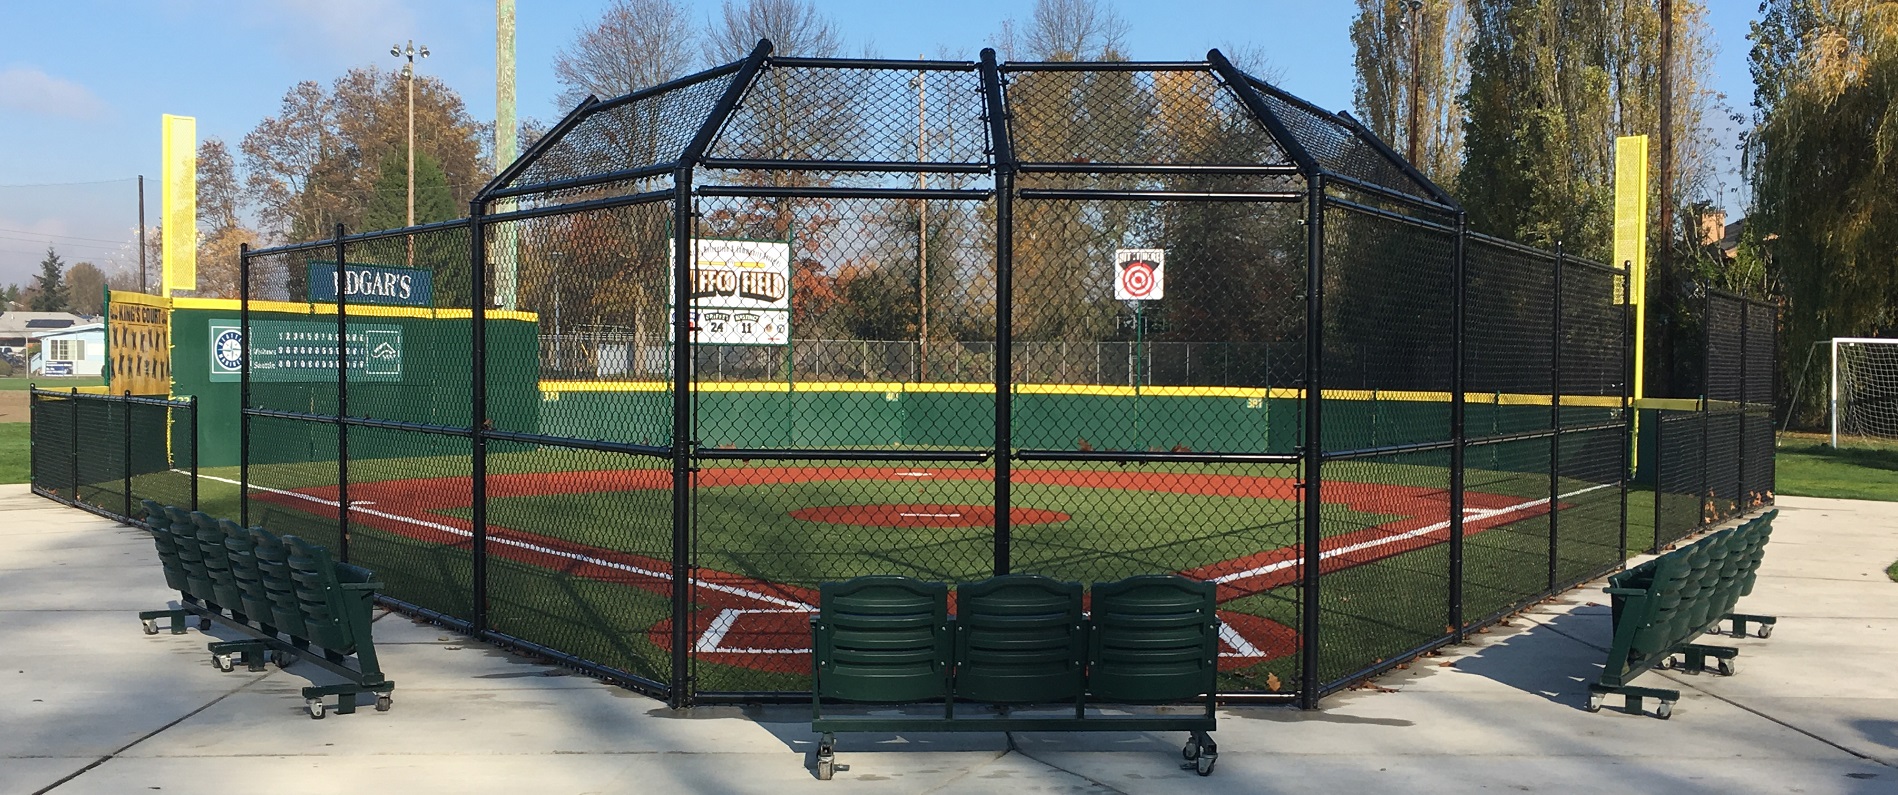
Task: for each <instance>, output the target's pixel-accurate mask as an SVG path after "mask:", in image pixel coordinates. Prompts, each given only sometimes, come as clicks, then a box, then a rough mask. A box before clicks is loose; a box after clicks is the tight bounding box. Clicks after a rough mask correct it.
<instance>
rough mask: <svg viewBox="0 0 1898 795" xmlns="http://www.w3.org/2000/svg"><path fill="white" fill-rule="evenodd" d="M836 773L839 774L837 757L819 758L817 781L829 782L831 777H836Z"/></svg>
mask: <svg viewBox="0 0 1898 795" xmlns="http://www.w3.org/2000/svg"><path fill="white" fill-rule="evenodd" d="M836 772H837V762H836V757H832V756H819V757H817V780H818V781H829V780H830V777H831V776H832V775H834V774H835V773H836Z"/></svg>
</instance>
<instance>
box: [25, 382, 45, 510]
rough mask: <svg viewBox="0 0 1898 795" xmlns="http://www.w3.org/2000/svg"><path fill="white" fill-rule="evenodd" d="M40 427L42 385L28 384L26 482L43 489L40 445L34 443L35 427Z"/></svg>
mask: <svg viewBox="0 0 1898 795" xmlns="http://www.w3.org/2000/svg"><path fill="white" fill-rule="evenodd" d="M38 427H40V387H39V384H35V383H32V382H30V381H29V382H27V384H26V429H27V435H26V482H27V484H28V485H29V487H30V488H34V489H42V488H45V485H44V484H42V483H40V446H39V445H37V444H34V443H33V442H34V440H35V437H36V436H37V434H35V433H33V429H34V428H38Z"/></svg>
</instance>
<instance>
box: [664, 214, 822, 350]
mask: <svg viewBox="0 0 1898 795" xmlns="http://www.w3.org/2000/svg"><path fill="white" fill-rule="evenodd" d="M667 250H668V251H670V250H672V249H671V247H667ZM692 252H693V253H692V273H691V276H690V279H689V280H688V282H689V284H690V285H691V287H690V289H691V291H692V292H691V294H690V295H688V296H687V300H689V301H691V302H692V327H693V335H694V336H693V341H694V342H696V343H699V344H701V345H786V344H789V343H790V341H791V245H790V244H789V243H781V242H777V241H771V240H714V239H708V238H701V239H697V240H694V241H692ZM671 273H673V271H672V270H670V269H668V274H671ZM666 283H667V284H669V285H670V284H673V283H674V281H673V279H671V278H668V279H667V280H666ZM668 292H669V293H671V291H670V290H669V291H668ZM669 298H670V300H668V302H667V307H668V313H669V312H670V307H671V306H672V305H673V304H674V303H676V302H677V295H676V294H672V295H670V296H669ZM666 328H667V329H668V334H667V341H668V342H670V341H671V339H672V337H671V333H670V329H671V326H670V325H668V326H667V327H666Z"/></svg>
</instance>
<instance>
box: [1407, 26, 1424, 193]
mask: <svg viewBox="0 0 1898 795" xmlns="http://www.w3.org/2000/svg"><path fill="white" fill-rule="evenodd" d="M1404 5H1405V10H1407V11H1408V12H1410V123H1409V124H1406V125H1404V126H1405V127H1408V128H1409V133H1410V147H1409V149H1408V150H1407V152H1406V153H1405V157H1407V158H1409V159H1410V164H1411V165H1412V166H1417V165H1418V162H1417V157H1418V155H1419V154H1420V151H1419V140H1418V139H1419V136H1418V126H1419V125H1418V120H1419V119H1420V118H1422V117H1423V38H1424V29H1423V28H1424V13H1423V9H1424V4H1423V0H1405V3H1404Z"/></svg>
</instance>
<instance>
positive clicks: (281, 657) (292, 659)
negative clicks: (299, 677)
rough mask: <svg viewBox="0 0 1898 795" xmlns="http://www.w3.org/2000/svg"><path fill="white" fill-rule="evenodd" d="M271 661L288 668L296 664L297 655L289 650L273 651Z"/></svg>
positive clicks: (279, 666)
mask: <svg viewBox="0 0 1898 795" xmlns="http://www.w3.org/2000/svg"><path fill="white" fill-rule="evenodd" d="M270 661H271V662H272V663H275V664H276V666H277V667H278V668H288V667H290V666H291V665H294V664H296V661H297V656H296V655H294V654H291V653H290V652H287V651H273V652H271V653H270Z"/></svg>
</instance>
